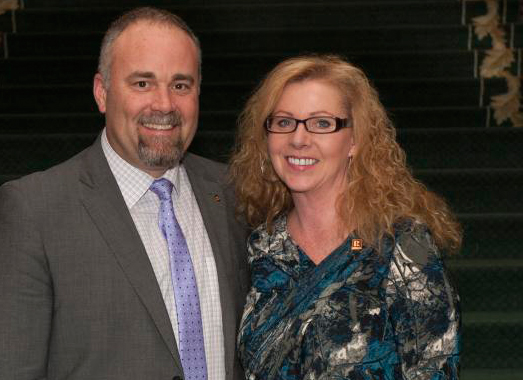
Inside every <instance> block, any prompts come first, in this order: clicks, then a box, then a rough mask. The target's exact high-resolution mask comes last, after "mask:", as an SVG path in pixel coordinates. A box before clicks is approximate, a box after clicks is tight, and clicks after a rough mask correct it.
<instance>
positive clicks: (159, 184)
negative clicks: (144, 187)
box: [149, 178, 173, 201]
mask: <svg viewBox="0 0 523 380" xmlns="http://www.w3.org/2000/svg"><path fill="white" fill-rule="evenodd" d="M149 189H150V190H151V191H152V192H153V193H155V194H156V195H158V197H159V198H160V200H162V201H165V200H170V199H171V193H172V191H173V184H172V183H171V181H169V180H168V179H165V178H160V179H157V180H155V181H154V182H153V183H152V185H151V187H149Z"/></svg>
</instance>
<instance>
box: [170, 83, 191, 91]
mask: <svg viewBox="0 0 523 380" xmlns="http://www.w3.org/2000/svg"><path fill="white" fill-rule="evenodd" d="M173 87H174V89H175V90H182V91H185V90H188V89H189V85H188V84H187V83H176V84H175V85H174V86H173Z"/></svg>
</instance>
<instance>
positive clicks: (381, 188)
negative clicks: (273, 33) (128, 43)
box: [230, 55, 461, 252]
mask: <svg viewBox="0 0 523 380" xmlns="http://www.w3.org/2000/svg"><path fill="white" fill-rule="evenodd" d="M304 80H321V81H324V82H326V83H329V84H331V85H333V86H335V87H336V88H337V89H338V90H339V91H340V94H341V95H342V98H344V99H345V100H346V107H347V110H348V112H349V115H351V118H352V123H353V134H354V138H355V145H356V152H355V153H354V155H353V158H352V161H351V163H350V165H349V170H348V171H347V173H348V174H347V187H346V191H345V192H344V193H342V194H341V195H340V196H339V198H338V200H337V203H336V205H337V206H336V207H337V211H338V215H339V217H340V220H342V221H346V223H347V227H348V226H349V224H348V223H349V221H351V225H352V226H353V227H355V232H356V233H357V234H358V235H359V236H360V237H361V238H362V239H363V240H364V241H365V242H366V244H371V245H372V244H374V243H375V242H376V241H379V240H381V237H383V236H384V235H387V234H388V235H392V234H393V224H394V223H395V222H398V221H401V220H403V219H406V218H411V219H414V220H418V221H421V222H424V223H425V224H426V225H427V226H428V228H429V229H430V231H431V233H432V235H433V237H434V240H435V242H436V244H437V245H438V246H439V247H440V248H442V249H445V250H447V251H448V252H455V251H457V250H458V249H459V247H460V245H461V228H460V225H459V223H458V222H457V220H456V218H455V216H454V215H453V214H452V212H451V211H450V210H449V208H448V206H447V204H446V203H445V201H444V200H443V199H442V198H440V197H439V196H437V195H436V194H434V193H432V192H430V191H428V190H427V188H426V187H425V186H424V185H423V184H421V183H420V182H418V181H417V180H415V179H414V178H413V176H412V173H411V171H410V170H409V169H408V168H407V166H406V158H405V152H404V151H403V149H401V147H400V146H399V145H398V143H397V142H396V131H395V129H394V127H393V125H392V123H391V121H390V120H389V118H388V117H387V113H386V111H385V109H384V107H383V105H382V104H381V102H380V101H379V97H378V93H377V92H376V90H375V89H374V88H373V87H372V85H371V84H370V83H369V80H368V79H367V77H366V76H365V74H364V73H363V71H361V70H360V69H358V68H357V67H355V66H353V65H352V64H350V63H348V62H347V61H345V60H343V59H342V58H341V57H339V56H336V55H308V56H300V57H295V58H290V59H287V60H285V61H283V62H281V63H280V64H278V65H277V66H276V67H275V68H274V69H273V70H272V71H271V72H270V73H269V74H268V75H267V76H266V77H265V79H264V80H263V81H262V82H261V83H260V84H259V86H258V87H257V89H256V90H255V92H254V93H253V94H252V95H251V97H250V99H249V100H248V101H247V104H246V106H245V109H244V110H243V112H242V113H241V114H240V117H239V119H238V134H237V138H236V144H235V147H234V151H233V155H232V157H231V162H230V174H231V178H232V180H233V181H234V183H235V189H236V196H237V200H238V211H239V212H240V213H242V214H244V215H245V217H246V220H247V222H248V223H249V224H250V225H251V226H253V227H256V226H258V225H259V224H261V223H266V224H267V227H268V229H269V230H271V229H272V223H273V220H274V218H275V217H277V216H278V215H280V214H282V213H287V212H289V211H290V210H291V209H292V207H293V202H292V197H291V194H290V192H289V190H288V188H287V187H286V186H285V184H284V183H283V182H282V181H281V180H280V179H279V178H278V176H277V175H276V173H275V172H274V169H273V168H272V165H271V164H270V160H269V156H268V153H267V134H266V131H265V129H264V122H265V120H266V118H267V117H268V116H270V115H271V113H272V112H273V110H274V108H275V106H276V104H277V102H278V101H279V99H280V97H281V94H282V92H283V90H284V88H285V86H286V85H288V84H290V83H296V82H300V81H304Z"/></svg>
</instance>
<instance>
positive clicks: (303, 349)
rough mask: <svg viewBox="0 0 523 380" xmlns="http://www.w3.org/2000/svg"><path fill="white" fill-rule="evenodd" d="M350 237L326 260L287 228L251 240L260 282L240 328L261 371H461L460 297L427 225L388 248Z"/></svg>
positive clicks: (266, 378)
mask: <svg viewBox="0 0 523 380" xmlns="http://www.w3.org/2000/svg"><path fill="white" fill-rule="evenodd" d="M356 238H357V237H356V236H353V235H351V236H349V237H348V238H347V240H346V241H345V242H344V243H343V244H342V245H341V246H340V247H339V248H337V249H336V250H335V251H333V252H332V253H331V254H330V255H329V256H328V257H327V258H325V259H324V260H323V261H322V262H321V263H319V264H318V265H317V266H316V265H315V264H314V263H313V262H312V261H311V260H310V259H309V258H308V257H307V256H306V255H305V254H304V253H303V252H302V251H301V250H300V248H299V247H297V246H296V244H295V243H294V242H293V241H292V239H291V238H290V236H289V234H288V233H287V225H286V217H285V216H283V217H280V218H278V219H277V220H276V222H275V229H274V232H273V234H271V235H269V234H268V232H267V230H266V228H265V227H264V226H263V225H262V226H260V227H259V228H257V229H256V230H255V231H254V232H253V233H252V234H251V236H250V238H249V262H250V265H251V270H252V288H251V291H250V293H249V294H248V297H247V304H246V306H245V310H244V315H243V318H242V322H241V326H240V332H239V336H238V348H239V352H240V358H241V361H242V364H243V366H244V368H245V372H246V377H247V379H249V380H254V379H263V380H271V379H284V380H291V379H292V380H301V379H309V380H312V379H315V380H319V379H354V380H356V379H357V380H360V379H361V380H364V379H365V380H366V379H383V380H391V379H438V380H440V379H457V378H458V372H459V347H460V314H459V299H458V296H457V294H456V292H455V291H454V289H453V287H452V286H451V284H450V283H449V280H448V277H447V274H446V271H445V267H444V265H443V262H442V259H441V256H440V253H439V251H438V249H437V248H436V246H435V245H434V243H433V240H432V238H431V236H430V233H429V232H428V231H427V228H426V226H425V225H423V224H420V223H413V222H404V223H402V224H399V225H397V226H396V232H395V237H394V239H392V238H388V239H383V241H382V247H381V253H380V254H379V253H378V252H377V251H376V250H375V249H374V248H372V247H366V246H363V248H362V249H358V250H356V249H353V248H351V246H353V244H355V243H356V241H355V239H356Z"/></svg>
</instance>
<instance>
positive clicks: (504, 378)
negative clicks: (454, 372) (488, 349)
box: [459, 359, 523, 380]
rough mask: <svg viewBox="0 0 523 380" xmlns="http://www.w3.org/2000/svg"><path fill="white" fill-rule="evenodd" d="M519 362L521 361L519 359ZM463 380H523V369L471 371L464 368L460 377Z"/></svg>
mask: <svg viewBox="0 0 523 380" xmlns="http://www.w3.org/2000/svg"><path fill="white" fill-rule="evenodd" d="M518 361H521V360H520V359H518ZM459 378H460V379H461V380H521V379H523V369H521V368H513V369H492V368H486V369H470V368H463V369H462V370H461V374H460V377H459Z"/></svg>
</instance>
